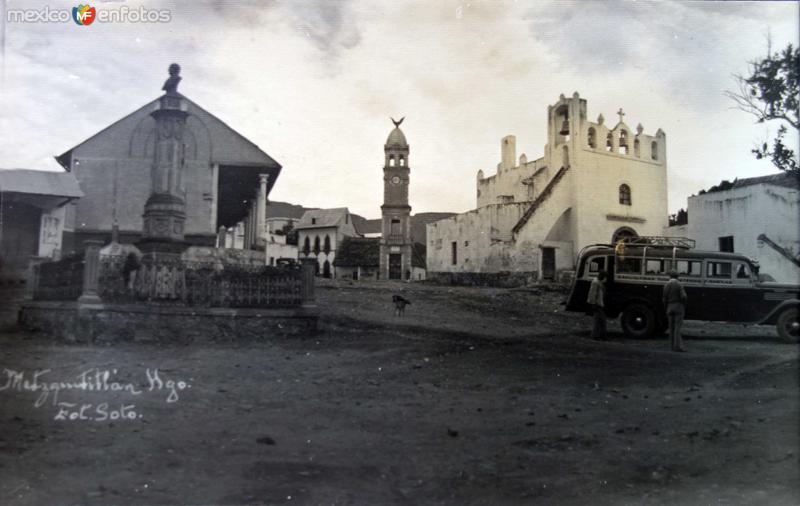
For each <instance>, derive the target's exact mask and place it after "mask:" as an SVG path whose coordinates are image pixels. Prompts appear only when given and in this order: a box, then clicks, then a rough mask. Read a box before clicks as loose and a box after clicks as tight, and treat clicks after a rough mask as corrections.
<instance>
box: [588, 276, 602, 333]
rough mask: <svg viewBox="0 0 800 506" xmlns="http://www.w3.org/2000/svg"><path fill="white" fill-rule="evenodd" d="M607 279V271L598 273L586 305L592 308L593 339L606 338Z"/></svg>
mask: <svg viewBox="0 0 800 506" xmlns="http://www.w3.org/2000/svg"><path fill="white" fill-rule="evenodd" d="M606 277H607V274H606V272H605V271H600V272H599V273H597V277H596V278H594V279H593V280H592V284H591V285H590V286H589V296H588V297H587V298H586V303H587V304H588V305H589V307H591V308H592V318H593V323H592V339H600V340H604V339H605V338H606V310H605V298H606V285H605V282H606Z"/></svg>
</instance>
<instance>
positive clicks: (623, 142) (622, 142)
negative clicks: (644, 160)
mask: <svg viewBox="0 0 800 506" xmlns="http://www.w3.org/2000/svg"><path fill="white" fill-rule="evenodd" d="M619 147H621V148H627V147H628V138H627V137H625V136H624V135H623V136H621V137H620V138H619Z"/></svg>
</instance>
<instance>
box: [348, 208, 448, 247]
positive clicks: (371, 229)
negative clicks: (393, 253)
mask: <svg viewBox="0 0 800 506" xmlns="http://www.w3.org/2000/svg"><path fill="white" fill-rule="evenodd" d="M455 215H456V213H418V214H413V215H411V241H412V242H418V243H421V244H427V241H426V238H427V234H426V230H425V225H427V224H428V223H433V222H434V221H439V220H443V219H445V218H450V217H451V216H455ZM353 224H354V225H355V227H356V230H358V232H359V233H360V234H380V233H381V220H380V218H376V219H374V220H367V219H365V218H362V217H361V216H358V215H357V214H354V215H353Z"/></svg>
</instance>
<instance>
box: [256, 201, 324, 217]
mask: <svg viewBox="0 0 800 506" xmlns="http://www.w3.org/2000/svg"><path fill="white" fill-rule="evenodd" d="M311 209H319V208H318V207H303V206H299V205H295V204H290V203H288V202H270V203H269V204H267V216H271V217H273V218H292V219H296V220H299V219H300V218H302V217H303V213H305V212H306V211H308V210H311Z"/></svg>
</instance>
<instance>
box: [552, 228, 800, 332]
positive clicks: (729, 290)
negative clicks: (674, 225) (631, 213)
mask: <svg viewBox="0 0 800 506" xmlns="http://www.w3.org/2000/svg"><path fill="white" fill-rule="evenodd" d="M672 270H675V271H677V272H678V275H679V277H678V279H679V280H680V282H681V283H682V284H683V287H684V288H685V290H686V294H687V296H688V303H687V305H686V316H685V319H687V320H708V321H721V322H737V323H746V324H758V325H775V326H776V327H777V330H778V335H779V336H780V337H781V338H782V339H783V340H785V341H787V342H793V343H796V342H798V335H799V334H800V324H799V323H798V308H800V300H799V299H800V286H798V285H790V284H781V283H775V282H765V281H760V280H759V274H758V263H757V262H755V261H754V260H751V259H749V258H747V257H746V256H743V255H740V254H737V253H723V252H716V251H699V250H696V249H694V241H692V240H690V239H686V238H678V237H629V238H625V239H623V240H622V241H620V242H619V243H617V244H616V245H610V244H596V245H592V246H587V247H585V248H583V250H581V252H580V254H579V256H578V263H577V269H576V271H575V278H574V280H573V283H572V288H571V290H570V295H569V299H568V300H567V305H566V306H567V307H566V309H567V311H580V312H586V311H588V310H589V309H590V308H588V307H587V304H586V298H587V295H588V292H589V285H590V283H591V281H592V279H593V278H594V277H596V276H597V274H598V273H599V272H600V271H606V272H607V273H608V279H607V281H606V301H605V307H606V314H607V316H608V317H609V318H616V317H617V316H619V317H620V324H621V326H622V329H623V331H624V332H625V333H626V334H627V335H628V336H630V337H634V338H644V337H649V336H652V335H658V334H661V333H663V332H664V331H665V330H666V327H667V323H666V313H665V310H664V304H663V302H662V291H663V287H664V283H666V282H667V280H669V272H670V271H672Z"/></svg>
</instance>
